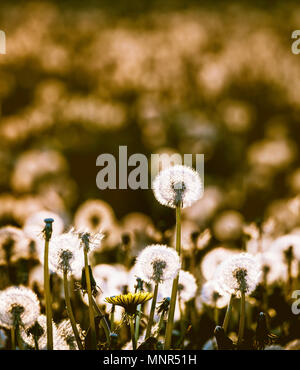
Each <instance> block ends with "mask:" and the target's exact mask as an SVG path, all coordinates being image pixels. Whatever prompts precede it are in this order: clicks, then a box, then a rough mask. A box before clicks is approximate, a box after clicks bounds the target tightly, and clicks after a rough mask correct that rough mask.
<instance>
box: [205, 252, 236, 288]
mask: <svg viewBox="0 0 300 370" xmlns="http://www.w3.org/2000/svg"><path fill="white" fill-rule="evenodd" d="M236 253H238V251H237V250H235V249H228V248H224V247H217V248H214V249H212V250H211V251H210V252H208V253H207V254H206V255H205V256H204V258H203V260H202V263H201V271H202V274H203V276H204V278H205V279H206V280H207V281H208V280H212V279H213V278H214V274H215V272H216V270H217V268H218V266H219V265H220V263H221V262H223V261H224V260H225V259H227V258H229V257H231V256H233V255H234V254H236Z"/></svg>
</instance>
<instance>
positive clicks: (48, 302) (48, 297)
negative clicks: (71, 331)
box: [44, 238, 53, 350]
mask: <svg viewBox="0 0 300 370" xmlns="http://www.w3.org/2000/svg"><path fill="white" fill-rule="evenodd" d="M48 254H49V240H47V238H46V239H45V254H44V286H45V287H44V290H45V301H46V317H47V349H48V350H53V331H52V307H51V306H52V299H51V292H50V279H49V267H48Z"/></svg>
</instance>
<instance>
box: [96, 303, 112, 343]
mask: <svg viewBox="0 0 300 370" xmlns="http://www.w3.org/2000/svg"><path fill="white" fill-rule="evenodd" d="M92 300H93V307H94V310H95V312H96V313H97V315H99V316H100V317H101V319H100V322H101V325H102V328H103V330H104V332H105V336H106V340H107V342H108V343H110V334H111V329H110V327H109V325H108V322H107V320H106V318H105V316H104V314H103V312H102V311H101V309H100V307H99V306H98V305H97V303H96V301H95V298H94V297H92Z"/></svg>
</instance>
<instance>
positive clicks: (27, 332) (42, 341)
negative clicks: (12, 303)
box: [20, 315, 69, 350]
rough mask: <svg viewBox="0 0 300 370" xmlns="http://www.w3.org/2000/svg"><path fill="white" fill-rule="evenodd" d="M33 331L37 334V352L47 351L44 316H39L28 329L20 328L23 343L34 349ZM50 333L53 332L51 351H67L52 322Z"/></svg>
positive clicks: (45, 320)
mask: <svg viewBox="0 0 300 370" xmlns="http://www.w3.org/2000/svg"><path fill="white" fill-rule="evenodd" d="M34 326H35V331H37V332H39V334H40V335H39V336H38V346H39V350H46V349H47V319H46V316H45V315H39V317H38V318H37V320H36V322H35V323H34V324H33V325H31V326H30V327H28V328H26V329H24V328H22V329H21V331H20V334H21V337H22V339H23V341H24V342H25V343H26V344H28V346H30V347H32V348H34V347H35V341H34V328H33V327H34ZM52 331H53V349H54V350H59V349H69V347H68V346H67V344H66V343H63V340H62V338H61V337H60V336H59V334H58V330H57V327H56V325H55V324H54V322H53V321H52Z"/></svg>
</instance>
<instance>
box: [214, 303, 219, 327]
mask: <svg viewBox="0 0 300 370" xmlns="http://www.w3.org/2000/svg"><path fill="white" fill-rule="evenodd" d="M214 321H215V324H216V325H218V323H219V310H218V307H216V306H215V307H214Z"/></svg>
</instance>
